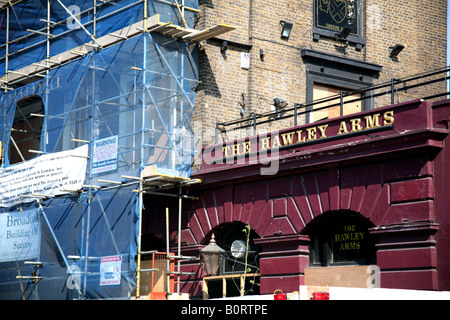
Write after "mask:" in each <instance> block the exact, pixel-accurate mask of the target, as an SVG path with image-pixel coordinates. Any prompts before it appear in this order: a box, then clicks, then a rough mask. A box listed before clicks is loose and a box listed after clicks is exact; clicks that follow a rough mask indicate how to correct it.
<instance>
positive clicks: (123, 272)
mask: <svg viewBox="0 0 450 320" xmlns="http://www.w3.org/2000/svg"><path fill="white" fill-rule="evenodd" d="M130 188H133V187H122V188H116V189H111V190H108V191H99V192H97V193H95V194H94V193H92V194H91V193H86V194H83V195H81V196H80V197H61V198H55V199H52V200H50V201H47V203H46V204H45V206H43V207H42V208H39V207H38V206H37V205H35V204H34V205H30V206H28V207H24V208H23V209H24V210H25V211H26V210H28V211H33V210H35V212H37V213H38V214H39V217H40V223H39V224H40V228H41V240H40V250H39V252H38V257H36V258H35V259H28V260H29V261H40V262H42V266H41V267H35V266H33V265H25V264H24V261H10V262H0V299H13V300H21V299H24V300H28V299H33V300H34V299H40V300H46V299H52V300H55V299H58V300H59V299H126V298H128V297H129V296H130V295H131V294H132V293H133V291H134V288H135V286H136V275H135V268H136V264H135V257H136V252H137V243H136V238H135V237H134V236H133V235H135V234H136V229H135V228H136V223H137V221H138V217H137V215H136V213H135V206H136V201H137V196H132V190H131V189H130ZM2 214H6V213H0V215H2ZM46 219H47V220H46ZM47 221H48V223H49V224H50V225H51V228H50V227H49V226H48V224H47ZM24 228H25V226H24ZM25 238H26V237H25V236H23V235H22V236H17V238H16V243H21V242H24V241H26V240H25ZM86 256H87V257H88V258H87V259H86V258H85V257H86ZM111 257H113V258H114V260H115V261H116V262H115V265H117V266H118V267H119V268H120V270H119V273H117V274H116V275H114V274H111V272H109V273H108V269H107V268H103V270H102V267H103V266H108V262H105V260H108V258H109V260H111ZM102 258H103V262H102ZM110 265H111V263H110ZM114 271H117V270H114ZM33 274H36V275H38V276H40V277H41V280H40V281H38V282H36V283H35V282H33V281H32V280H30V279H16V276H18V275H21V276H32V275H33ZM108 276H109V277H110V278H111V279H114V280H115V282H113V283H112V284H111V283H108V282H107V281H105V279H103V278H105V277H108ZM102 277H103V278H102Z"/></svg>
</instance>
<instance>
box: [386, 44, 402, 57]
mask: <svg viewBox="0 0 450 320" xmlns="http://www.w3.org/2000/svg"><path fill="white" fill-rule="evenodd" d="M404 48H405V46H404V45H403V44H396V45H395V46H394V47H389V49H391V54H390V56H391V57H397V56H398V55H399V53H400V52H402V50H403V49H404Z"/></svg>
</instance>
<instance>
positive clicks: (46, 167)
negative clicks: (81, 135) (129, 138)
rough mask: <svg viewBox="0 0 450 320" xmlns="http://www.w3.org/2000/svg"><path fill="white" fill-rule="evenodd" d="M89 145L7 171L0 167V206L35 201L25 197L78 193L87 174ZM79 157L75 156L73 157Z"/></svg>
mask: <svg viewBox="0 0 450 320" xmlns="http://www.w3.org/2000/svg"><path fill="white" fill-rule="evenodd" d="M88 151H89V146H88V145H83V146H81V147H78V148H76V149H74V150H68V151H61V152H56V153H49V154H44V155H41V156H39V157H37V158H34V159H31V160H28V161H26V162H24V163H20V164H17V165H15V166H11V167H8V168H0V207H12V206H15V205H17V204H19V203H25V202H32V201H36V200H34V199H33V198H26V197H23V196H24V195H32V194H33V193H35V194H44V195H50V196H55V195H60V194H64V193H67V191H63V190H61V189H72V190H79V189H81V185H82V184H83V182H84V179H85V175H86V165H87V155H88ZM73 155H76V156H73Z"/></svg>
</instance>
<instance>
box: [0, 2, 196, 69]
mask: <svg viewBox="0 0 450 320" xmlns="http://www.w3.org/2000/svg"><path fill="white" fill-rule="evenodd" d="M60 2H61V3H62V4H63V5H61V4H60ZM144 2H145V1H143V0H142V1H136V0H116V1H98V2H97V7H96V10H95V12H94V6H93V1H92V0H84V1H82V0H76V1H74V0H59V1H58V0H51V1H50V10H48V8H47V1H42V0H27V1H22V2H19V3H17V4H15V5H13V6H11V7H10V8H9V9H6V8H5V9H4V10H2V11H0V44H2V45H1V46H0V75H2V74H4V73H5V70H6V69H5V68H6V54H7V53H8V54H9V56H8V60H9V61H8V70H18V69H20V68H22V67H25V66H28V65H30V63H31V62H37V61H41V60H43V59H45V58H46V55H47V36H46V35H45V34H46V33H47V32H48V29H47V22H46V21H47V20H48V13H49V14H50V21H51V22H52V24H51V27H50V34H51V38H50V39H49V51H50V52H49V53H48V55H49V56H54V55H56V54H59V53H62V52H65V51H68V50H71V49H73V48H75V47H77V46H80V45H83V44H84V43H87V42H89V41H91V40H92V39H91V37H90V35H94V36H95V37H97V38H98V37H102V36H104V35H107V34H109V33H112V32H114V31H116V30H120V29H122V28H124V27H126V26H128V25H131V24H133V23H136V22H139V21H141V20H143V18H144ZM179 3H180V4H181V1H179ZM184 3H185V6H187V7H191V8H194V9H198V3H197V0H186V1H184ZM69 12H70V14H69ZM155 14H160V18H161V21H163V22H172V23H174V24H177V25H180V26H183V22H182V19H181V16H180V14H179V12H178V9H177V7H176V6H175V5H170V4H168V3H167V2H161V1H157V0H147V17H150V16H152V15H155ZM74 18H75V19H74ZM184 19H185V21H186V22H187V24H188V26H189V27H190V28H192V27H193V26H194V20H195V12H193V11H190V10H185V13H184ZM8 20H9V26H8V25H7V21H8ZM42 20H44V21H42ZM76 20H78V21H79V22H80V23H81V24H82V25H83V27H80V25H79V24H78V23H77V21H76ZM8 27H9V28H8ZM30 30H33V31H38V32H40V33H33V32H30ZM86 31H87V32H86ZM42 33H44V34H42ZM88 33H89V34H88ZM7 41H8V42H9V47H8V52H6V50H7V47H6V42H7Z"/></svg>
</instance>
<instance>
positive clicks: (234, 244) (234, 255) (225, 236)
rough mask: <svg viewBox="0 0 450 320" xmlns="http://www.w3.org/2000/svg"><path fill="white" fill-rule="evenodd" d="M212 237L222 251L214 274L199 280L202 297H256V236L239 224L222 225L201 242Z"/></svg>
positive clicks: (257, 292)
mask: <svg viewBox="0 0 450 320" xmlns="http://www.w3.org/2000/svg"><path fill="white" fill-rule="evenodd" d="M212 234H214V238H215V241H216V243H217V245H218V246H219V247H221V248H222V249H223V250H225V251H224V252H223V254H222V260H221V262H220V266H219V268H218V270H217V275H215V276H210V277H204V278H203V296H204V298H219V297H232V296H243V295H249V294H259V293H260V290H259V287H260V284H259V280H260V274H259V258H260V257H259V253H260V252H261V247H260V245H257V244H255V242H254V240H255V239H258V238H260V237H259V235H258V234H257V233H256V232H255V231H254V230H253V229H252V228H251V227H250V226H249V225H246V224H244V223H242V222H232V223H224V224H220V225H218V226H216V227H214V228H213V229H212V230H211V232H209V234H208V236H207V237H205V238H204V239H203V241H202V243H204V244H206V243H208V242H209V240H210V239H211V237H212Z"/></svg>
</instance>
